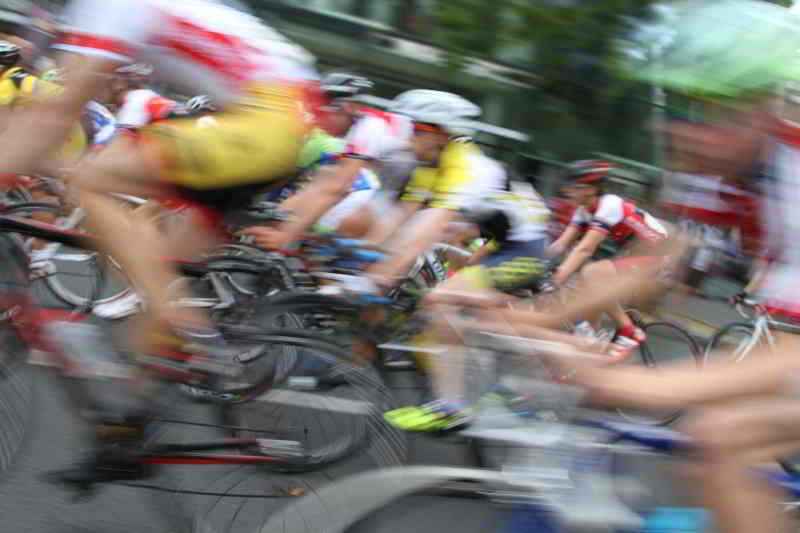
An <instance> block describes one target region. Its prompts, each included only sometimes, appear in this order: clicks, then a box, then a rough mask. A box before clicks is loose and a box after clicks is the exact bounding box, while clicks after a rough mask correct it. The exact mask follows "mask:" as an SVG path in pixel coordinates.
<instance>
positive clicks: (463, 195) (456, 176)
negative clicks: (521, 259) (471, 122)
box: [401, 138, 550, 242]
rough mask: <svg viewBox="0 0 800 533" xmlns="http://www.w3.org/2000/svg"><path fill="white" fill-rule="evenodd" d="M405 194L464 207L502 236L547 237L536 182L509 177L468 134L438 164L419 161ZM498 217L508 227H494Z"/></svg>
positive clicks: (544, 212) (512, 238)
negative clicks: (517, 181) (510, 178)
mask: <svg viewBox="0 0 800 533" xmlns="http://www.w3.org/2000/svg"><path fill="white" fill-rule="evenodd" d="M401 200H403V201H407V202H424V203H426V204H427V205H428V206H430V207H434V208H442V209H453V210H457V211H461V212H462V213H463V214H464V215H465V216H466V217H467V218H468V219H471V220H473V221H474V222H475V223H477V224H478V226H481V229H482V230H489V231H487V233H489V234H493V235H492V237H493V238H495V239H497V240H498V241H501V242H502V241H531V240H536V239H540V238H543V237H544V236H545V234H546V230H547V222H548V220H549V217H550V211H549V209H548V208H547V205H546V204H545V202H544V200H543V199H542V198H541V197H540V196H539V195H538V193H536V191H535V190H534V189H533V187H531V186H530V185H528V184H527V183H516V182H510V181H509V179H508V175H507V173H506V171H505V169H504V168H503V166H502V165H501V164H500V163H498V162H497V161H495V160H494V159H492V158H490V157H488V156H487V155H485V154H484V153H483V152H482V151H481V149H480V148H479V147H478V146H477V145H476V144H475V143H474V142H472V141H471V140H469V139H467V138H462V139H455V140H452V141H450V142H449V143H448V144H447V146H446V147H445V148H444V150H443V151H442V154H441V156H440V158H439V165H438V166H437V167H436V168H432V167H418V168H417V169H416V170H415V171H414V174H413V175H412V177H411V180H410V181H409V183H408V185H407V186H406V188H405V190H404V192H403V195H402V196H401ZM498 218H501V219H502V221H503V223H502V225H504V226H505V227H506V230H504V231H492V230H491V228H490V226H493V225H496V224H493V221H497V220H498Z"/></svg>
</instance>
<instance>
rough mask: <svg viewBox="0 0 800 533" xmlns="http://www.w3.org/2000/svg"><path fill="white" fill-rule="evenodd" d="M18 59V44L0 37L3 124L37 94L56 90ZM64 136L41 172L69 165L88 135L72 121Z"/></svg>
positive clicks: (0, 119) (46, 94)
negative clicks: (62, 142) (50, 163)
mask: <svg viewBox="0 0 800 533" xmlns="http://www.w3.org/2000/svg"><path fill="white" fill-rule="evenodd" d="M20 60H21V50H20V47H19V46H18V45H16V44H13V43H11V42H8V41H0V124H2V127H3V128H6V127H7V126H8V121H9V120H12V116H11V114H12V113H13V112H14V111H15V110H17V109H19V108H20V107H21V106H25V105H29V104H31V103H32V102H33V101H34V99H37V98H39V99H42V98H46V97H51V96H53V95H55V94H56V93H57V92H58V91H59V86H58V85H56V84H54V83H50V82H48V81H44V80H41V79H40V78H38V77H37V76H34V75H33V74H31V73H30V72H28V71H27V70H25V69H24V68H23V67H21V66H19V62H20ZM65 138H66V142H65V143H64V144H63V146H62V148H61V150H60V151H59V153H58V157H57V160H56V161H55V162H54V163H53V164H52V165H42V164H40V165H39V167H38V169H39V170H43V171H45V172H42V173H44V174H51V175H52V174H55V173H56V172H55V171H54V169H58V168H59V167H61V166H63V165H71V164H73V163H75V162H76V161H77V160H78V159H79V158H80V156H82V155H83V154H84V152H85V150H86V146H87V139H86V133H85V132H84V131H83V129H82V128H81V126H80V124H78V123H74V124H72V127H71V128H70V130H69V132H68V134H67V135H66V136H65ZM30 170H34V169H30ZM48 170H49V171H50V172H47V171H48Z"/></svg>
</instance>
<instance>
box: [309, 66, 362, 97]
mask: <svg viewBox="0 0 800 533" xmlns="http://www.w3.org/2000/svg"><path fill="white" fill-rule="evenodd" d="M319 85H320V89H322V92H324V93H325V94H327V95H328V97H329V98H331V99H336V98H352V97H353V96H356V95H359V94H361V93H364V92H367V91H369V89H372V87H373V85H374V84H373V83H372V81H371V80H369V79H368V78H365V77H364V76H361V75H359V74H353V73H351V72H341V71H335V72H328V73H327V74H325V75H324V76H322V79H321V80H320V82H319Z"/></svg>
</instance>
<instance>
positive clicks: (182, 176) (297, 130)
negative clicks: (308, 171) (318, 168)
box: [140, 84, 309, 191]
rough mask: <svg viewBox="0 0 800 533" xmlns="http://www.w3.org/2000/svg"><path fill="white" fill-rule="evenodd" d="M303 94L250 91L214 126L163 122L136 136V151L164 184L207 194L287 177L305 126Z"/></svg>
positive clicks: (271, 88) (253, 88)
mask: <svg viewBox="0 0 800 533" xmlns="http://www.w3.org/2000/svg"><path fill="white" fill-rule="evenodd" d="M301 95H302V92H301V91H300V90H299V89H295V88H291V87H284V86H278V85H263V84H262V85H253V86H250V87H249V88H248V89H247V90H246V91H245V96H244V97H243V98H242V99H240V100H239V102H237V103H236V104H234V105H233V106H231V107H230V108H229V109H227V110H225V111H223V112H221V113H218V114H216V115H215V119H216V121H217V125H216V126H215V127H210V128H198V127H197V120H196V119H194V118H186V119H176V120H167V121H164V122H159V123H157V124H152V125H149V126H147V127H145V128H142V129H141V130H140V143H141V144H140V145H141V147H142V150H143V151H144V153H145V156H146V157H147V158H148V159H149V160H151V161H153V162H154V164H155V165H156V168H157V169H158V170H159V172H160V177H161V179H162V180H163V181H165V182H168V183H171V184H173V185H177V186H180V187H183V188H186V189H192V190H198V191H211V190H216V189H227V188H229V187H235V186H243V185H249V184H255V183H264V182H269V181H273V180H276V179H280V178H283V177H286V176H287V175H289V174H291V173H293V172H295V171H296V163H297V154H298V152H299V151H300V148H301V147H302V146H303V143H304V142H305V138H306V137H305V136H306V134H307V133H308V130H309V124H308V122H307V121H306V119H305V117H304V115H303V113H302V109H303V106H302V102H303V99H302V96H301Z"/></svg>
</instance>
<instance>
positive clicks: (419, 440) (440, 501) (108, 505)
mask: <svg viewBox="0 0 800 533" xmlns="http://www.w3.org/2000/svg"><path fill="white" fill-rule="evenodd" d="M50 303H53V302H50ZM720 305H721V304H720ZM693 307H694V306H693ZM694 308H695V309H700V310H701V312H702V313H701V314H697V313H695V317H697V318H700V319H702V320H707V321H708V322H709V323H712V324H713V323H716V322H720V321H721V320H723V318H722V317H721V310H720V309H721V308H720V307H719V306H718V305H717V304H713V303H709V302H699V303H697V306H696V307H694ZM672 311H673V312H674V311H675V310H674V309H673V310H672ZM397 379H398V381H397V382H395V383H394V385H395V392H396V394H397V395H398V397H399V401H400V403H405V402H411V401H413V399H414V396H415V391H414V390H413V388H410V387H411V383H410V382H409V381H408V380H407V379H404V378H400V377H398V378H397ZM26 383H27V384H28V386H29V387H30V390H31V394H30V398H31V400H30V402H31V403H30V417H29V425H28V427H27V432H26V435H25V441H24V445H23V447H22V449H21V451H20V452H19V454H18V456H17V457H16V460H15V461H14V464H13V466H12V467H11V468H10V469H9V470H8V471H6V472H5V473H3V474H0V523H2V527H0V530H1V531H9V532H11V531H13V532H15V533H127V532H137V533H150V532H154V533H155V532H160V533H163V532H168V531H169V532H172V531H175V532H177V531H178V530H177V529H176V526H175V524H176V523H182V524H186V523H188V522H191V521H192V520H194V521H195V523H196V524H202V526H198V528H200V530H202V527H206V528H207V530H209V531H219V532H222V531H226V532H228V531H229V532H231V533H233V532H239V531H243V532H244V531H247V532H252V531H256V530H257V527H258V525H259V524H261V523H263V522H264V521H265V520H266V518H267V517H269V516H274V515H275V514H276V513H281V512H283V511H282V509H283V508H284V507H285V506H286V504H287V503H288V501H287V500H291V499H292V497H286V495H287V493H290V492H293V489H297V488H300V489H302V490H301V491H300V492H301V493H305V494H308V495H309V497H313V494H314V491H315V490H316V489H318V488H319V487H321V486H323V485H324V484H326V483H328V482H330V481H331V480H335V479H338V478H340V477H342V476H344V475H347V474H348V473H353V472H356V471H359V470H363V469H365V468H371V467H372V465H370V464H366V463H365V462H363V461H362V462H358V461H354V462H352V463H351V464H347V465H345V466H344V467H337V468H333V469H331V470H329V471H326V472H321V473H315V474H306V475H299V476H298V475H295V476H291V475H281V474H275V473H270V472H268V471H265V470H263V469H259V468H253V467H224V466H223V467H221V466H203V467H180V466H179V467H176V466H169V467H165V468H163V469H162V470H160V471H159V472H157V473H156V474H155V476H154V478H153V479H152V480H148V483H152V484H153V485H157V486H160V487H170V488H182V489H188V490H200V491H209V492H218V493H231V492H236V493H237V494H250V495H262V496H263V495H267V494H271V495H279V496H281V497H271V498H242V497H226V498H221V497H217V496H178V495H176V494H173V493H170V492H161V491H154V490H145V489H139V488H130V487H122V486H108V487H103V488H102V489H101V490H99V491H98V492H97V494H95V496H94V497H93V498H92V499H90V500H88V501H82V502H74V501H72V499H71V497H72V496H73V495H72V494H70V493H68V492H65V491H64V490H63V489H62V488H61V487H58V486H54V485H51V484H49V483H48V482H46V481H45V480H43V479H42V476H43V475H44V474H46V473H47V472H50V471H52V470H55V469H59V468H62V467H64V466H65V465H69V464H71V463H72V462H74V461H76V460H78V459H79V458H80V456H81V450H82V449H83V448H84V446H85V444H84V443H85V441H84V431H85V429H86V428H85V427H84V425H83V424H82V423H81V421H80V420H79V419H78V418H77V417H76V416H75V414H74V413H73V412H72V411H70V410H69V409H67V408H66V407H65V406H66V405H67V398H66V397H65V394H64V390H63V389H62V387H60V381H59V378H58V377H57V376H55V375H54V374H53V373H52V371H51V370H50V369H48V368H46V367H40V366H37V367H31V368H30V369H29V371H28V373H27V381H26ZM104 386H107V385H104ZM111 386H112V387H113V383H112V384H111ZM0 405H2V404H0ZM176 416H179V417H183V418H184V419H188V420H195V421H204V420H213V414H212V413H210V412H209V411H208V408H207V407H203V406H197V405H192V404H188V403H187V404H186V405H185V406H184V405H181V407H180V412H179V413H177V414H176ZM167 431H168V432H171V434H172V435H175V436H179V438H186V439H189V438H196V437H211V436H216V435H214V434H213V430H207V429H203V428H187V427H185V426H182V427H173V428H167ZM408 451H409V453H408V461H409V463H417V464H431V465H454V466H462V465H463V466H469V465H471V464H472V460H473V459H472V456H471V455H470V452H469V450H468V448H467V447H466V446H465V445H464V443H463V442H462V441H460V440H459V439H456V438H448V439H434V438H431V437H425V436H414V437H410V438H409V440H408ZM662 466H663V465H656V466H653V465H644V466H642V469H643V471H644V472H649V473H650V474H651V475H652V476H654V477H655V478H656V479H657V480H658V483H659V489H658V492H659V494H658V495H657V497H656V498H655V499H653V500H652V501H651V503H657V504H659V505H670V504H675V503H680V502H681V501H683V500H684V497H683V491H682V490H676V489H674V488H673V487H672V485H671V484H670V483H669V482H668V480H665V479H664V475H663V472H662V471H661V470H660V468H662ZM506 513H507V510H506V509H502V508H498V507H496V506H493V505H490V504H488V503H487V502H484V501H481V500H467V499H452V498H431V497H414V498H407V499H404V500H401V501H399V502H397V503H396V504H394V505H392V506H391V507H389V508H387V509H385V510H383V511H381V512H380V513H377V514H376V515H374V516H371V517H368V518H367V519H366V520H365V521H363V522H362V523H360V524H359V525H357V526H356V527H355V528H354V530H353V531H356V532H358V533H361V532H363V533H366V532H370V533H389V532H400V531H404V532H405V531H408V529H409V527H411V528H413V529H414V530H416V531H417V532H418V533H427V532H437V533H440V532H441V531H460V532H464V533H471V532H473V531H474V532H478V531H481V532H493V531H498V532H501V531H505V527H506V526H505V523H506V520H505V517H506V516H507V515H506Z"/></svg>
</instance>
